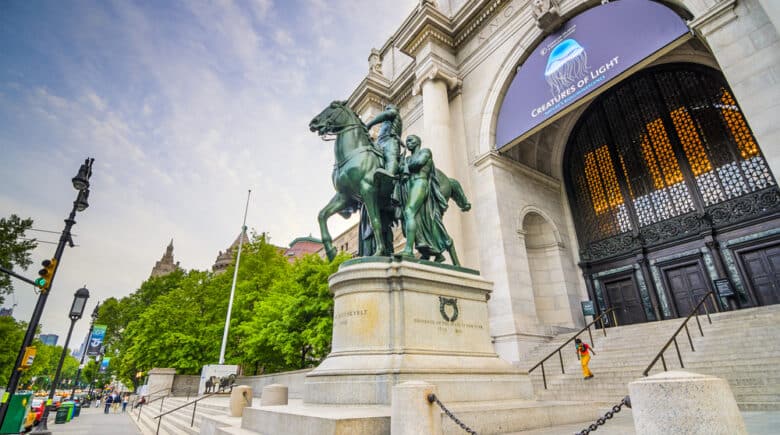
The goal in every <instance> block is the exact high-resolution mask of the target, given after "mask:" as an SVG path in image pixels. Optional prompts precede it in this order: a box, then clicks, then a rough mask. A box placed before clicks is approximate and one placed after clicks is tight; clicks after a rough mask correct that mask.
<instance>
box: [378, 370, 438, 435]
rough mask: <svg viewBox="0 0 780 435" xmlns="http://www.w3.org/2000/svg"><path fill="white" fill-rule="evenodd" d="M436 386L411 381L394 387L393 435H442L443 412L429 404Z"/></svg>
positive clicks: (391, 421) (392, 408)
mask: <svg viewBox="0 0 780 435" xmlns="http://www.w3.org/2000/svg"><path fill="white" fill-rule="evenodd" d="M431 393H433V394H436V386H435V385H433V384H429V383H427V382H422V381H409V382H404V383H402V384H398V385H396V386H394V387H393V399H392V404H391V414H390V434H391V435H441V433H442V432H441V411H440V410H439V408H438V406H436V404H435V403H429V402H428V394H431Z"/></svg>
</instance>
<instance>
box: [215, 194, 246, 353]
mask: <svg viewBox="0 0 780 435" xmlns="http://www.w3.org/2000/svg"><path fill="white" fill-rule="evenodd" d="M251 194H252V189H249V192H247V194H246V208H245V209H244V223H243V225H241V235H239V236H238V254H236V267H235V270H234V271H233V285H232V286H231V287H230V302H228V310H227V317H226V318H225V332H224V333H223V334H222V348H220V350H219V363H220V364H225V346H227V338H228V330H229V329H230V313H231V312H232V311H233V295H234V294H235V293H236V279H238V264H239V262H240V261H241V245H242V244H243V243H244V237H245V236H246V214H247V211H249V195H251Z"/></svg>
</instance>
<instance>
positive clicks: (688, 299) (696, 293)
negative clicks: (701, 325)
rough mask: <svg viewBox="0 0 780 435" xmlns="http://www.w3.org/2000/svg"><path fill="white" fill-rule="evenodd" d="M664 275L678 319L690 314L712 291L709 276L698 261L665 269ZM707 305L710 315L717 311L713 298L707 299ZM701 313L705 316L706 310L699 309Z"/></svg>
mask: <svg viewBox="0 0 780 435" xmlns="http://www.w3.org/2000/svg"><path fill="white" fill-rule="evenodd" d="M664 274H665V275H666V282H667V284H668V286H669V293H670V294H671V296H672V300H673V301H674V306H675V309H676V310H677V316H678V317H684V316H687V315H688V314H690V313H691V310H693V307H695V306H696V304H698V303H699V301H701V298H703V297H704V295H706V294H707V292H709V291H710V286H709V284H708V282H707V275H706V274H705V272H704V268H703V267H702V266H701V263H700V262H698V261H697V262H695V263H689V264H686V265H683V266H675V267H670V268H668V269H664ZM705 304H706V305H707V310H709V312H710V313H713V312H715V311H716V309H715V306H714V305H713V303H712V298H707V302H705ZM699 312H700V313H701V314H704V309H703V308H699Z"/></svg>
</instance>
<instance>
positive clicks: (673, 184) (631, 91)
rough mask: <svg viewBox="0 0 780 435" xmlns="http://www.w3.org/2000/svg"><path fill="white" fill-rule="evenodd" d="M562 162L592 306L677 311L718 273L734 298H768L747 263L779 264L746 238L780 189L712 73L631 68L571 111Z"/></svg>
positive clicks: (773, 206) (711, 285) (677, 67)
mask: <svg viewBox="0 0 780 435" xmlns="http://www.w3.org/2000/svg"><path fill="white" fill-rule="evenodd" d="M563 164H564V178H565V184H566V190H567V194H568V197H569V201H570V205H571V208H572V214H573V216H574V222H575V226H576V231H577V237H578V240H579V244H580V256H581V261H582V262H583V265H584V267H585V268H586V270H588V271H589V272H590V279H589V281H590V282H588V284H589V290H590V292H591V294H592V297H593V298H595V299H596V300H598V301H599V304H598V305H599V306H600V308H602V309H606V308H607V307H609V306H617V305H620V306H621V307H622V308H625V307H626V306H628V305H631V307H632V308H631V310H632V312H631V313H627V314H626V315H627V316H628V318H629V319H632V320H630V321H631V322H634V321H642V319H641V317H642V316H640V314H642V311H644V313H645V314H646V315H647V318H648V319H651V318H653V317H655V316H654V315H653V313H660V316H661V317H678V316H685V315H687V314H688V312H690V310H691V308H692V307H693V306H694V305H695V304H696V303H697V302H698V301H699V300H700V299H701V297H702V296H703V295H704V294H706V293H707V292H709V291H710V290H713V289H715V288H716V285H715V282H716V281H719V280H724V279H725V280H726V281H727V286H732V287H735V289H736V290H735V291H736V294H737V298H736V302H737V303H738V304H740V305H743V306H746V305H757V304H764V303H766V301H770V300H775V299H773V298H777V297H779V296H776V295H775V294H774V293H773V292H777V291H780V289H774V288H770V289H769V290H767V287H766V286H763V287H762V286H760V285H754V284H753V282H755V281H756V280H759V281H760V280H762V279H763V280H766V279H764V278H761V277H758V278H756V276H757V272H754V270H758V269H761V270H762V271H763V272H761V273H763V274H764V275H766V276H777V275H776V273H778V272H780V261H776V259H780V256H778V255H776V254H775V252H776V251H777V247H778V244H777V242H775V243H772V242H771V241H769V242H767V241H766V239H763V240H761V243H763V245H761V246H759V244H758V243H759V242H757V241H755V239H756V237H754V236H756V235H757V234H758V235H761V234H764V235H765V236H766V237H770V236H771V235H770V234H768V233H767V230H770V229H772V228H774V227H776V223H772V222H773V221H775V222H776V220H777V216H778V211H779V210H780V192H779V191H778V189H777V186H776V181H775V179H774V177H773V175H772V173H771V172H770V170H769V168H768V165H767V163H766V161H765V160H764V157H763V155H762V153H761V150H760V148H759V146H758V144H757V142H756V140H755V138H754V136H753V134H752V133H751V131H750V128H749V127H748V124H747V122H746V120H745V118H744V116H743V114H742V111H741V110H740V108H739V105H738V104H737V102H736V100H735V98H734V97H733V94H732V92H731V90H730V89H729V86H728V85H727V83H726V81H725V79H724V78H723V76H722V75H721V74H720V73H719V72H718V71H715V70H713V69H710V68H706V67H702V66H699V65H693V64H671V65H663V66H659V67H655V68H651V69H647V70H644V71H641V72H639V73H636V74H634V75H633V76H632V77H630V78H628V79H626V80H625V81H623V82H622V83H620V84H618V85H616V86H615V87H613V88H612V89H610V90H609V91H608V92H606V93H605V94H603V95H602V96H600V97H598V98H597V99H596V100H595V101H594V102H593V103H592V104H591V105H590V106H589V107H588V109H587V110H586V111H585V113H583V115H582V116H581V118H580V120H579V121H578V123H577V125H576V126H575V128H574V130H573V131H572V134H571V136H570V137H569V141H568V144H567V148H566V151H565V153H564V163H563ZM746 237H747V239H746ZM750 237H754V240H753V241H750ZM770 238H771V237H770ZM759 239H760V237H759ZM732 242H734V243H737V244H739V247H740V251H739V252H737V251H733V250H731V249H729V244H730V243H732ZM735 246H736V245H735ZM773 259H775V260H773ZM773 261H774V263H773ZM637 264H639V265H641V267H639V266H637ZM774 268H777V270H775V269H774ZM740 272H741V273H740ZM761 282H763V281H761ZM725 293H728V292H725ZM767 293H772V295H767ZM618 299H620V300H621V301H622V302H620V303H616V302H615V301H616V300H618ZM709 303H710V309H711V310H712V309H716V308H718V307H716V305H721V304H723V305H725V304H726V300H725V298H723V300H721V302H720V303H717V302H716V301H714V300H713V301H711V302H709ZM638 307H641V308H638Z"/></svg>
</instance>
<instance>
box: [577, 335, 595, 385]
mask: <svg viewBox="0 0 780 435" xmlns="http://www.w3.org/2000/svg"><path fill="white" fill-rule="evenodd" d="M574 344H575V345H576V346H577V355H578V356H579V358H580V365H581V366H582V377H583V378H584V379H590V378H592V377H593V373H592V372H591V371H590V368H589V367H588V363H589V362H590V354H591V353H593V355H595V354H596V352H593V348H592V347H590V346H589V345H588V343H583V342H582V340H580V339H579V338H576V339H574Z"/></svg>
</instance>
